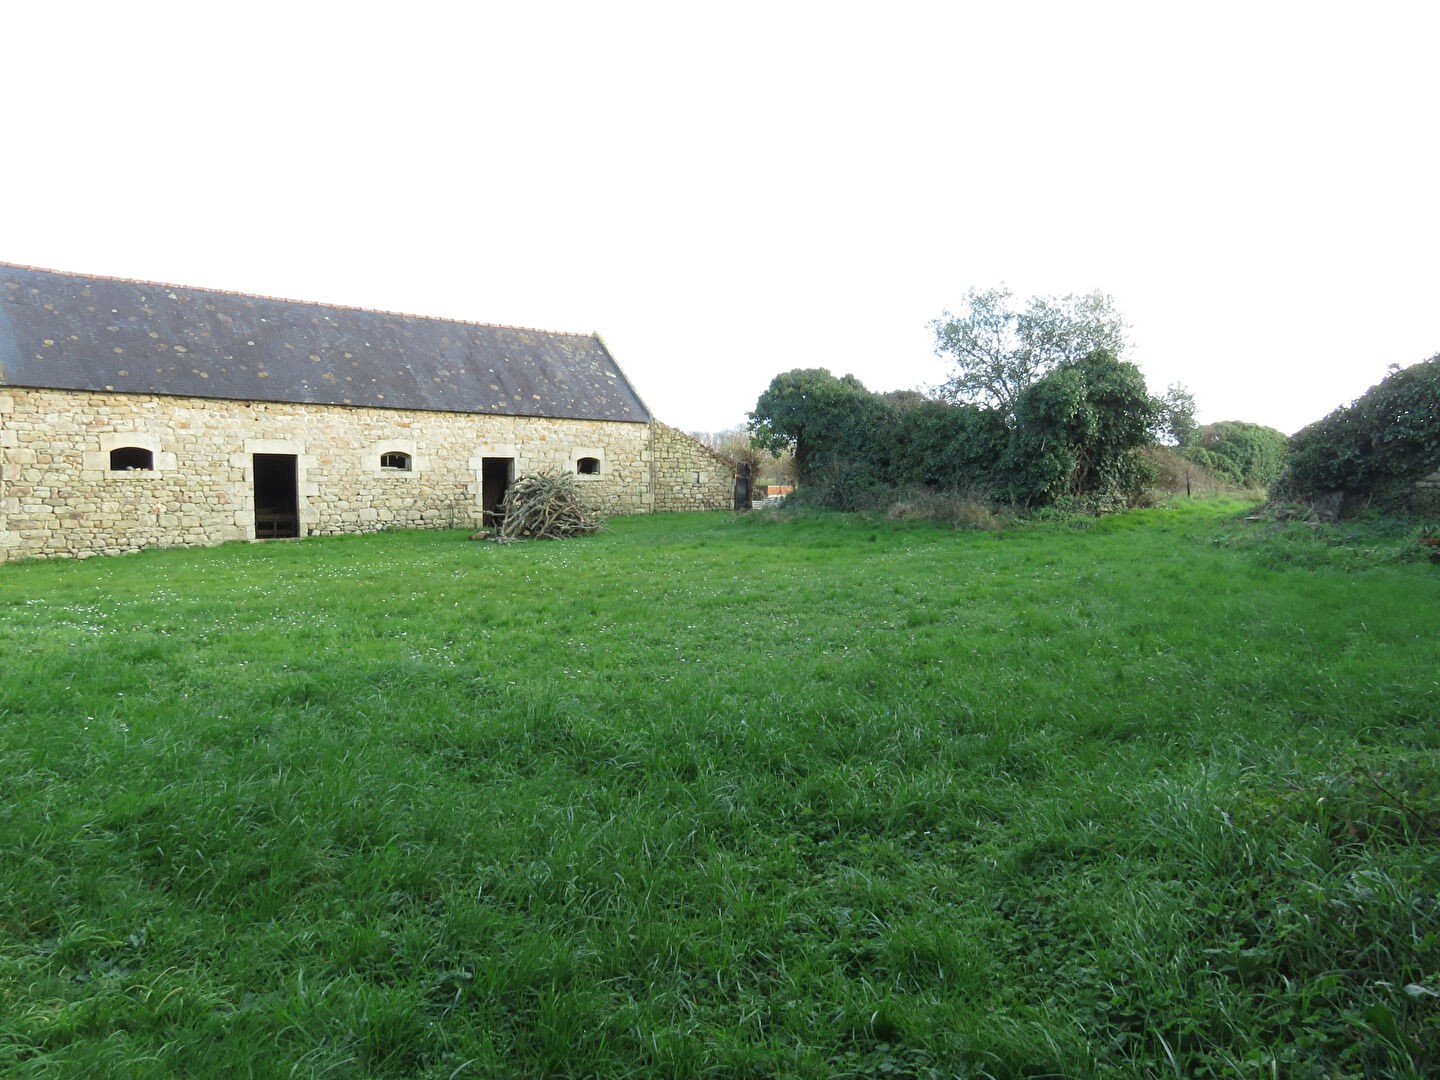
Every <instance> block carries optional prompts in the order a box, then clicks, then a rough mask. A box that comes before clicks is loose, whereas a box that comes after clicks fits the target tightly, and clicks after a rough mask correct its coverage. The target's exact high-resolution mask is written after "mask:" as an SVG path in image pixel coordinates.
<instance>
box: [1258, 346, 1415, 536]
mask: <svg viewBox="0 0 1440 1080" xmlns="http://www.w3.org/2000/svg"><path fill="white" fill-rule="evenodd" d="M1437 467H1440V355H1436V356H1432V357H1431V358H1430V359H1429V360H1423V361H1421V362H1420V363H1418V364H1414V365H1412V366H1411V367H1408V368H1402V369H1397V370H1395V371H1394V372H1393V373H1392V374H1390V375H1389V376H1388V377H1386V378H1385V379H1384V380H1383V381H1381V382H1380V383H1378V384H1377V385H1375V386H1372V387H1371V388H1370V389H1369V390H1368V391H1366V392H1365V393H1364V394H1363V395H1362V396H1361V397H1360V398H1359V399H1358V400H1356V401H1355V402H1353V403H1352V404H1350V405H1345V406H1342V407H1341V408H1338V409H1336V410H1335V411H1334V412H1332V413H1331V414H1330V415H1329V416H1327V417H1325V418H1324V419H1323V420H1318V421H1316V422H1315V423H1313V424H1311V425H1310V426H1309V427H1306V428H1304V429H1302V430H1301V431H1299V432H1297V433H1296V434H1295V436H1294V437H1293V438H1292V439H1291V440H1290V456H1289V463H1288V467H1287V469H1286V471H1285V473H1284V474H1283V476H1282V477H1281V479H1280V481H1279V483H1278V484H1277V485H1276V493H1277V494H1280V495H1282V496H1283V497H1285V498H1292V499H1313V498H1319V497H1320V496H1323V495H1329V494H1333V493H1336V492H1342V493H1344V495H1345V501H1346V503H1347V504H1350V505H1356V504H1360V503H1362V502H1363V503H1366V504H1369V505H1373V506H1377V507H1380V508H1382V509H1403V508H1405V507H1406V506H1407V505H1408V504H1409V503H1410V501H1411V498H1412V496H1413V494H1414V484H1415V481H1416V480H1418V479H1419V478H1420V477H1421V476H1423V475H1425V474H1426V473H1427V472H1429V471H1431V470H1433V469H1435V468H1437Z"/></svg>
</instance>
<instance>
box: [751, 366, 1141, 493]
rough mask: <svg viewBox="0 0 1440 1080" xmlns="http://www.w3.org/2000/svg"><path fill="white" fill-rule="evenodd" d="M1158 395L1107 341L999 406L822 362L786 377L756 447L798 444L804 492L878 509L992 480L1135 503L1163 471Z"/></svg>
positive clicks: (758, 430) (1000, 485)
mask: <svg viewBox="0 0 1440 1080" xmlns="http://www.w3.org/2000/svg"><path fill="white" fill-rule="evenodd" d="M1158 409H1159V403H1158V402H1157V401H1156V400H1155V399H1153V398H1151V397H1150V395H1149V394H1148V393H1147V391H1146V389H1145V380H1144V377H1143V376H1141V374H1140V371H1139V369H1138V368H1136V367H1135V365H1134V364H1130V363H1126V362H1124V361H1121V360H1117V359H1116V358H1115V356H1114V355H1113V354H1111V353H1108V352H1105V351H1103V350H1097V351H1095V352H1093V353H1091V354H1090V355H1088V356H1086V357H1084V358H1082V359H1080V360H1075V361H1068V362H1065V363H1062V364H1060V365H1059V366H1057V367H1056V368H1055V369H1054V370H1053V371H1051V372H1050V373H1049V374H1048V375H1045V376H1044V377H1043V378H1041V379H1039V380H1037V381H1036V382H1034V383H1032V384H1031V385H1030V386H1029V387H1027V388H1026V389H1025V390H1024V391H1023V392H1022V393H1021V394H1020V396H1019V398H1018V399H1017V401H1016V407H1015V413H1014V415H1013V417H1008V418H1007V416H1006V414H1005V413H1004V412H1003V411H1001V410H1000V409H992V408H985V407H982V406H976V405H956V404H949V403H946V402H943V401H936V400H933V399H928V398H925V397H924V396H923V395H921V394H918V393H915V392H913V391H903V392H898V393H892V394H875V393H872V392H870V391H869V390H867V389H865V387H864V386H863V385H862V384H861V383H860V381H859V380H858V379H856V378H855V377H854V376H853V375H846V376H843V377H841V378H836V377H835V376H834V375H832V374H831V373H830V372H828V371H826V370H824V369H823V368H808V369H797V370H794V371H787V372H785V373H783V374H781V375H777V376H776V377H775V378H774V379H773V380H772V381H771V383H770V386H769V387H768V388H767V389H766V391H765V392H764V393H763V394H761V395H760V399H759V401H757V402H756V405H755V410H754V411H753V412H752V413H751V414H750V420H749V425H748V426H749V430H750V432H751V437H752V439H753V441H754V443H755V445H756V446H759V447H762V448H764V449H768V450H771V451H772V452H775V451H782V450H786V449H790V450H793V451H794V456H795V467H796V474H797V479H798V480H799V482H800V484H801V485H802V487H803V488H804V494H802V499H804V500H805V501H811V502H814V503H816V504H818V505H821V506H828V507H831V508H833V509H839V510H849V509H869V508H873V507H874V506H875V505H876V504H877V502H880V501H883V499H884V498H885V496H886V494H887V492H891V491H894V490H901V489H908V490H915V489H919V490H926V491H934V492H947V491H948V492H975V491H984V490H990V491H993V492H995V493H996V494H998V495H1001V496H1002V497H1008V498H1009V499H1010V500H1011V501H1014V502H1018V503H1022V504H1024V505H1031V506H1045V505H1050V504H1052V503H1055V502H1056V501H1058V500H1067V501H1068V502H1085V501H1087V500H1088V501H1090V502H1096V503H1098V502H1114V501H1115V500H1119V501H1122V502H1133V501H1134V500H1135V499H1136V498H1137V497H1138V496H1139V494H1140V492H1141V491H1142V490H1143V488H1144V487H1145V485H1146V484H1147V483H1148V481H1149V480H1150V479H1152V478H1153V469H1151V467H1150V466H1149V464H1148V463H1147V462H1146V461H1145V460H1144V459H1143V458H1142V457H1140V456H1139V455H1137V454H1136V453H1135V452H1134V451H1135V450H1136V449H1137V448H1139V447H1142V446H1145V445H1147V444H1148V443H1149V442H1150V441H1151V439H1152V431H1153V428H1154V425H1155V421H1156V418H1157V415H1158Z"/></svg>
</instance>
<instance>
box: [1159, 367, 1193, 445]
mask: <svg viewBox="0 0 1440 1080" xmlns="http://www.w3.org/2000/svg"><path fill="white" fill-rule="evenodd" d="M1195 412H1196V405H1195V395H1194V394H1192V393H1191V392H1190V391H1189V389H1187V388H1186V386H1185V384H1184V383H1178V382H1177V383H1171V384H1170V385H1169V386H1168V387H1167V388H1166V390H1165V393H1164V394H1162V395H1161V396H1160V398H1159V400H1158V401H1157V402H1156V423H1155V434H1156V437H1157V438H1159V440H1160V441H1161V442H1163V443H1166V444H1168V445H1170V446H1189V445H1190V444H1191V443H1193V442H1194V441H1195V438H1196V436H1197V435H1198V434H1199V431H1200V425H1199V424H1198V423H1196V421H1195Z"/></svg>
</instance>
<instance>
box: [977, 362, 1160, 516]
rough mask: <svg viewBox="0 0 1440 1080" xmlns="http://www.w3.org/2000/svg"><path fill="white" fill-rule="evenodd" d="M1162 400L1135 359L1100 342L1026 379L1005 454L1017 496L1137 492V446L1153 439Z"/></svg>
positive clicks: (1028, 499)
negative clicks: (1078, 356)
mask: <svg viewBox="0 0 1440 1080" xmlns="http://www.w3.org/2000/svg"><path fill="white" fill-rule="evenodd" d="M1157 409H1158V406H1157V403H1156V400H1155V399H1154V398H1152V397H1151V396H1150V394H1149V392H1148V391H1147V390H1146V388H1145V378H1144V376H1143V375H1141V374H1140V369H1139V368H1137V367H1136V366H1135V365H1134V364H1130V363H1127V362H1125V361H1123V360H1119V359H1117V358H1116V357H1115V356H1114V355H1113V354H1111V353H1109V352H1106V351H1104V350H1103V349H1097V350H1096V351H1094V352H1092V353H1090V354H1089V355H1088V356H1086V357H1084V358H1083V359H1081V360H1076V361H1069V362H1065V363H1062V364H1060V365H1059V366H1058V367H1056V368H1055V370H1054V371H1052V372H1050V374H1048V375H1046V376H1044V377H1043V378H1040V379H1038V380H1036V381H1035V382H1034V383H1033V384H1032V385H1030V386H1028V387H1026V388H1025V389H1024V390H1023V391H1022V392H1021V394H1020V396H1019V398H1018V399H1017V401H1016V403H1015V419H1014V424H1013V428H1012V431H1011V435H1010V441H1009V445H1008V446H1007V448H1006V451H1005V456H1004V459H1003V460H1002V462H1001V471H1002V477H1003V480H1004V482H1005V483H1006V484H1007V486H1009V487H1010V489H1011V491H1012V493H1013V497H1014V498H1016V499H1017V500H1018V501H1021V502H1025V503H1036V504H1046V503H1051V502H1054V501H1055V500H1057V499H1060V498H1062V497H1073V498H1087V497H1093V496H1102V495H1122V496H1132V497H1133V496H1134V495H1136V494H1138V491H1139V488H1140V487H1141V486H1143V482H1144V480H1145V477H1144V474H1143V466H1142V464H1141V462H1140V461H1139V459H1138V458H1137V457H1136V456H1135V455H1134V453H1133V451H1135V450H1137V449H1139V448H1140V447H1142V446H1145V445H1147V444H1148V443H1149V442H1150V441H1151V430H1152V427H1153V425H1154V423H1155V419H1156V414H1157Z"/></svg>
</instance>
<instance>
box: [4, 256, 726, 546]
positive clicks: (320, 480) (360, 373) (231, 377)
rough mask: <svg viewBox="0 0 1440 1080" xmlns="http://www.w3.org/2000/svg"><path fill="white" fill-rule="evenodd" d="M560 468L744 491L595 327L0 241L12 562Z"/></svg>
mask: <svg viewBox="0 0 1440 1080" xmlns="http://www.w3.org/2000/svg"><path fill="white" fill-rule="evenodd" d="M541 470H551V471H555V470H566V471H570V472H573V473H576V474H577V475H578V476H579V477H580V479H581V481H582V482H583V483H584V485H585V487H586V489H587V492H588V497H589V501H590V502H591V504H592V505H594V506H595V507H597V508H598V509H599V510H600V511H601V512H602V513H605V514H631V513H649V512H654V511H666V510H709V509H730V508H731V507H732V506H733V504H734V474H733V471H732V470H731V469H730V466H729V464H728V463H727V462H726V461H725V460H724V459H722V458H720V457H718V456H717V455H715V454H713V453H711V452H710V451H709V450H708V449H706V448H705V447H704V446H702V445H701V444H699V443H698V442H696V441H695V440H693V439H691V438H689V437H688V436H686V435H684V434H682V433H681V432H678V431H676V430H674V429H673V428H669V427H666V426H665V425H664V424H661V423H659V422H658V421H656V420H655V419H654V417H652V416H651V415H650V412H649V410H648V409H647V408H646V406H645V404H644V402H643V401H642V400H641V399H640V396H639V395H638V394H637V393H636V392H635V390H634V388H633V387H632V386H631V384H630V382H629V380H628V379H627V378H626V377H625V375H624V373H623V372H622V371H621V370H620V368H619V366H618V365H617V364H616V363H615V361H614V358H613V357H612V356H611V355H610V353H609V351H608V350H607V349H606V347H605V344H604V343H603V342H602V341H601V340H600V338H599V337H598V336H597V335H593V334H592V335H588V336H587V335H579V334H562V333H550V332H546V331H539V330H526V329H519V328H515V327H507V326H490V325H485V324H479V323H468V322H455V321H449V320H445V319H435V318H428V317H423V316H416V315H401V314H395V313H391V312H384V311H371V310H366V309H360V308H346V307H336V306H331V305H323V304H314V303H305V302H300V301H293V300H281V299H275V298H270V297H262V296H247V295H243V294H238V293H229V292H218V291H214V290H206V289H193V288H186V287H181V286H175V285H163V284H156V283H152V282H142V281H130V280H124V279H114V278H102V277H87V276H80V275H75V274H63V273H57V272H54V271H49V270H40V269H35V268H32V267H23V266H13V265H9V264H4V263H0V560H4V559H13V558H26V557H36V556H53V555H73V556H85V555H94V554H116V553H119V552H124V551H134V550H137V549H140V548H144V547H151V546H174V545H201V544H218V543H223V542H225V541H227V540H254V539H263V538H268V537H295V536H315V535H322V534H332V533H353V532H370V531H375V530H378V529H386V528H451V527H462V528H473V527H475V526H477V525H480V524H482V523H483V522H484V521H485V519H486V517H487V515H491V514H493V513H494V512H495V511H496V509H497V508H498V506H499V504H500V499H501V498H502V496H503V494H504V491H505V488H506V487H507V486H508V484H509V483H510V482H511V481H512V480H513V479H514V478H515V477H516V476H520V475H523V474H526V473H532V472H538V471H541Z"/></svg>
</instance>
